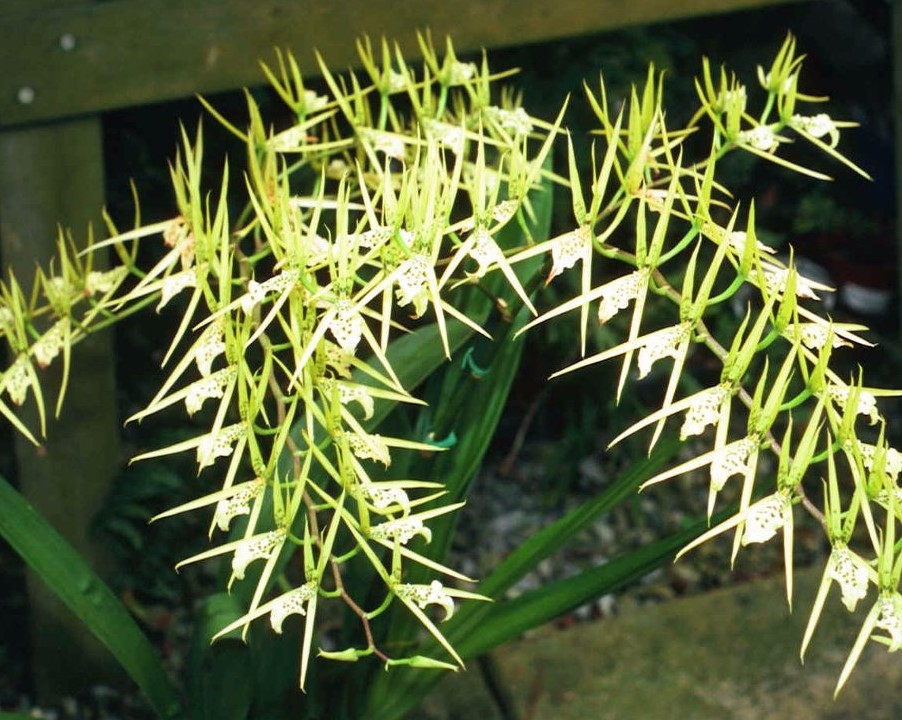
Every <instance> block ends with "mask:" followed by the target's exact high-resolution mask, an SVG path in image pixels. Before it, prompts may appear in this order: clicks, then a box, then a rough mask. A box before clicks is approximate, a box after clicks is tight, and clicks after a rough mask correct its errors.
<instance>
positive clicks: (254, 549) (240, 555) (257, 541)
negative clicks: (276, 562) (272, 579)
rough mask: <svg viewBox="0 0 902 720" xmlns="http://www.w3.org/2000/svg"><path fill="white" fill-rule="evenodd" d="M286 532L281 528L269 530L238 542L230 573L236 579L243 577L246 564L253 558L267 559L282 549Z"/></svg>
mask: <svg viewBox="0 0 902 720" xmlns="http://www.w3.org/2000/svg"><path fill="white" fill-rule="evenodd" d="M285 538H286V532H285V530H284V529H283V528H279V529H277V530H271V531H269V532H266V533H263V534H261V535H252V536H251V537H249V538H245V539H244V540H242V541H240V542H239V543H238V546H237V547H236V548H235V554H234V555H233V556H232V574H233V575H234V576H235V579H236V580H242V579H244V572H245V570H247V566H248V565H250V564H251V563H252V562H253V561H254V560H269V559H270V558H271V557H272V556H273V555H274V554H275V553H277V552H279V551H280V550H281V549H282V545H283V544H284V543H285Z"/></svg>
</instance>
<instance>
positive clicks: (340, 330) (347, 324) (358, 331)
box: [329, 299, 363, 353]
mask: <svg viewBox="0 0 902 720" xmlns="http://www.w3.org/2000/svg"><path fill="white" fill-rule="evenodd" d="M329 332H331V333H332V337H334V338H335V341H336V342H337V343H338V346H339V347H340V348H341V349H342V350H344V351H345V352H347V353H353V352H354V350H355V349H356V348H357V346H358V345H359V344H360V338H361V337H362V336H363V319H362V318H361V317H360V313H358V312H356V311H355V310H354V305H353V303H351V301H350V300H346V299H343V300H339V301H338V302H337V303H335V316H334V317H333V318H332V320H331V321H330V322H329Z"/></svg>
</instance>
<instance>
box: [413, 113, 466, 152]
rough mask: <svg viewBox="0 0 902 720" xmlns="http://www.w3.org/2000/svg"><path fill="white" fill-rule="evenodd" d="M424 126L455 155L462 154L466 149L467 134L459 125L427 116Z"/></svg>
mask: <svg viewBox="0 0 902 720" xmlns="http://www.w3.org/2000/svg"><path fill="white" fill-rule="evenodd" d="M423 127H424V128H425V129H426V132H428V133H429V135H430V136H431V137H433V138H435V139H436V140H437V141H438V142H439V143H441V144H442V145H444V146H445V147H446V148H448V149H449V150H450V151H451V152H453V153H454V154H455V155H460V154H461V153H462V152H463V151H464V144H465V142H466V134H465V133H464V130H463V128H462V127H460V126H459V125H452V124H451V123H446V122H442V121H441V120H432V119H429V118H427V119H426V120H424V121H423Z"/></svg>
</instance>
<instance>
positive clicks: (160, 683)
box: [0, 477, 181, 720]
mask: <svg viewBox="0 0 902 720" xmlns="http://www.w3.org/2000/svg"><path fill="white" fill-rule="evenodd" d="M0 535H2V536H3V538H4V539H6V541H7V542H9V544H10V545H11V546H12V547H13V549H14V550H15V551H16V552H17V553H18V554H19V555H20V556H21V557H22V559H23V560H24V561H25V562H26V563H27V564H28V566H29V567H30V568H31V569H32V570H33V571H34V572H36V573H37V574H38V575H39V576H40V577H41V579H42V580H43V581H44V582H45V583H47V585H48V587H49V588H50V589H51V590H52V591H53V592H54V593H55V594H56V595H57V596H58V597H59V598H60V600H62V601H63V602H64V603H65V604H66V605H67V606H68V607H69V609H70V610H72V612H74V613H75V614H76V615H77V616H78V618H79V619H80V620H81V621H82V622H83V623H84V624H85V627H87V628H88V629H89V630H90V631H91V632H92V633H93V634H94V635H95V636H96V637H97V639H98V640H100V641H101V642H102V643H103V644H104V645H106V646H107V647H108V648H109V649H110V651H111V652H112V653H113V655H114V656H115V657H116V659H117V660H118V661H119V663H120V664H121V665H122V667H123V669H124V670H125V671H126V672H127V673H128V674H129V675H130V676H131V678H132V679H133V680H134V681H135V682H136V683H137V684H138V686H139V687H140V688H141V690H143V691H144V694H145V695H146V696H147V699H148V700H149V701H150V704H151V705H152V706H153V708H154V710H155V711H156V713H157V714H158V715H159V716H160V717H161V718H167V719H168V718H172V719H173V720H174V719H175V718H178V717H180V716H181V710H180V706H179V699H178V694H177V692H176V689H175V686H174V685H173V684H172V681H171V680H170V679H169V677H168V676H167V675H166V671H165V670H164V669H163V665H162V663H161V662H160V659H159V658H158V656H157V654H156V651H155V650H154V648H153V646H152V645H151V644H150V642H149V641H148V640H147V638H146V637H145V635H144V633H143V632H141V629H140V628H139V627H138V625H137V623H135V621H134V620H133V619H132V617H131V615H129V613H128V610H127V609H126V608H125V606H124V605H123V604H122V603H121V602H120V601H119V599H118V598H117V597H116V596H115V595H114V594H113V592H112V591H111V590H110V589H109V587H108V586H107V585H106V584H105V583H104V582H103V581H102V580H101V579H100V578H99V577H98V576H97V575H96V574H94V571H93V570H91V568H90V567H88V565H87V564H86V563H85V561H84V560H83V559H82V557H81V555H79V553H78V552H77V551H76V550H75V549H74V548H73V547H72V546H71V545H70V544H69V543H68V542H66V540H64V539H63V537H62V536H61V535H60V534H59V533H58V532H57V531H56V530H54V529H53V528H52V527H51V526H50V524H49V523H48V522H47V521H46V520H45V519H44V518H43V517H41V515H40V514H39V513H38V512H37V511H36V510H35V509H34V508H33V507H32V506H31V504H30V503H28V501H27V500H25V498H23V497H22V496H21V495H20V494H19V493H18V492H16V491H15V490H14V489H13V487H12V486H11V485H10V484H9V483H8V482H7V481H6V480H5V479H4V478H3V477H0ZM2 717H12V718H14V717H16V716H15V715H12V716H2V715H0V718H2Z"/></svg>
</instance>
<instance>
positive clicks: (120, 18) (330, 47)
mask: <svg viewBox="0 0 902 720" xmlns="http://www.w3.org/2000/svg"><path fill="white" fill-rule="evenodd" d="M801 1H804V0H553V1H549V0H468V1H466V2H463V1H461V2H449V0H415V1H414V0H402V1H399V0H343V1H342V2H333V1H332V0H109V1H107V2H100V3H98V2H88V3H79V4H71V3H66V2H63V3H62V4H59V5H58V6H56V7H54V8H52V9H44V10H42V11H40V12H37V11H28V10H22V9H21V8H22V7H23V4H22V3H14V4H13V6H12V7H13V8H18V9H19V11H18V12H6V13H3V11H0V13H2V14H0V127H8V126H11V125H19V124H25V123H34V122H39V121H46V120H51V119H57V118H63V117H69V116H74V115H80V114H90V113H96V112H99V111H103V110H109V109H113V108H119V107H127V106H131V105H140V104H145V103H152V102H159V101H163V100H169V99H173V98H177V97H184V96H188V95H191V94H193V93H197V92H202V93H213V92H217V91H222V90H230V89H234V88H237V87H241V86H245V85H252V84H259V83H260V80H261V73H260V70H259V67H258V59H261V58H262V59H264V60H266V59H271V58H273V48H274V47H276V46H278V47H286V48H290V49H291V50H292V51H294V52H295V54H296V55H297V56H298V60H299V62H300V63H301V66H302V69H304V70H305V71H306V72H309V73H313V72H315V70H316V66H315V62H314V57H313V52H312V51H313V49H314V48H317V49H319V51H320V52H321V53H322V54H323V55H324V56H325V57H326V58H328V61H329V63H330V65H331V66H333V67H344V66H347V65H351V64H353V63H355V61H356V54H355V51H354V39H355V38H356V37H358V36H360V35H362V34H364V33H367V34H369V35H370V36H371V37H379V36H381V35H385V36H387V37H391V38H394V39H397V40H398V42H399V43H400V44H401V46H402V48H403V49H404V50H405V51H407V52H410V53H411V55H413V54H415V49H416V40H415V37H416V31H417V30H422V29H424V28H427V27H428V28H431V30H432V32H433V33H434V35H435V36H436V37H437V38H441V37H444V36H445V35H448V34H450V35H451V36H452V37H453V38H454V41H455V46H456V47H457V48H459V49H460V50H461V51H467V50H478V49H480V48H483V47H484V48H493V47H502V46H509V45H522V44H527V43H532V42H538V41H542V40H551V39H556V38H562V37H568V36H576V35H587V34H592V33H596V32H600V31H604V30H610V29H614V28H618V27H624V26H628V25H636V24H641V23H653V22H663V21H667V20H674V19H678V18H685V17H690V16H693V15H703V14H714V13H721V12H728V11H735V10H741V9H748V8H754V7H763V6H767V5H775V4H788V3H789V2H801ZM63 37H65V38H66V39H67V41H66V42H62V43H61V38H63ZM73 40H74V47H71V48H70V49H66V48H65V47H64V45H66V44H67V43H68V44H69V45H72V41H73ZM23 98H24V99H25V100H26V101H27V100H28V99H29V98H31V99H30V102H23V101H22V100H23Z"/></svg>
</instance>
